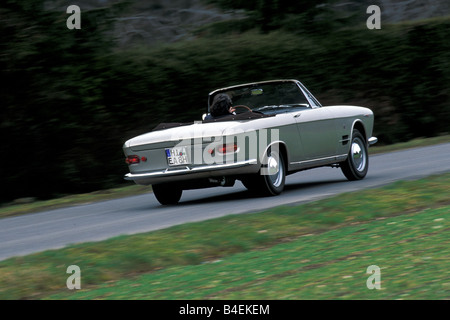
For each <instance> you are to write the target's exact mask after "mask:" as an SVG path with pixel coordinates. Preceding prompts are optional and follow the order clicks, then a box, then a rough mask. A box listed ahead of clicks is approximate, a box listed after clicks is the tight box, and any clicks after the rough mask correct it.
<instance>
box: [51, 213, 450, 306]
mask: <svg viewBox="0 0 450 320" xmlns="http://www.w3.org/2000/svg"><path fill="white" fill-rule="evenodd" d="M449 219H450V206H446V207H443V208H439V209H431V210H423V211H421V212H419V213H414V214H409V215H401V216H397V217H392V218H384V219H380V220H376V221H371V222H368V223H362V224H356V225H351V226H346V227H341V228H338V229H334V230H331V231H328V232H323V233H318V234H310V235H305V236H302V237H299V238H297V239H296V240H293V241H290V242H287V243H282V244H278V245H275V246H272V247H270V248H267V249H262V250H261V249H260V250H254V251H250V252H245V253H238V254H234V255H231V256H227V257H225V258H223V259H219V260H215V261H209V262H208V263H204V264H200V265H190V266H177V267H171V268H168V269H166V270H162V271H157V272H153V273H147V274H144V275H141V276H139V277H137V278H132V279H128V278H125V279H121V280H118V281H114V282H111V283H107V284H103V285H101V286H99V287H97V288H95V289H91V290H89V289H88V290H80V291H77V292H69V291H68V290H66V291H64V292H62V293H59V294H56V295H50V296H48V297H47V298H49V299H164V300H174V299H176V300H180V299H226V300H228V299H232V300H233V299H237V300H248V299H255V300H262V299H269V300H270V299H410V298H413V299H442V298H449V297H450V281H449V278H450V272H449V271H448V266H449V263H448V259H447V258H448V256H449V255H450V249H449V244H450V243H449V239H448V231H449V227H450V225H449V222H448V221H449ZM371 265H376V266H378V267H379V268H380V272H381V275H380V280H381V283H380V285H381V288H380V290H369V289H368V288H367V286H366V281H367V279H368V278H369V276H370V275H371V274H367V268H368V267H369V266H371Z"/></svg>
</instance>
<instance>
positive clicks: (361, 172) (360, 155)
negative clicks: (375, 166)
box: [341, 129, 369, 181]
mask: <svg viewBox="0 0 450 320" xmlns="http://www.w3.org/2000/svg"><path fill="white" fill-rule="evenodd" d="M341 170H342V172H343V173H344V175H345V177H346V178H347V179H348V180H350V181H353V180H361V179H363V178H364V177H365V176H366V174H367V171H368V170H369V153H368V151H367V143H366V140H365V139H364V137H363V135H362V134H361V132H359V131H358V130H357V129H355V130H353V135H352V140H351V144H350V151H349V153H348V157H347V160H345V161H344V162H342V163H341Z"/></svg>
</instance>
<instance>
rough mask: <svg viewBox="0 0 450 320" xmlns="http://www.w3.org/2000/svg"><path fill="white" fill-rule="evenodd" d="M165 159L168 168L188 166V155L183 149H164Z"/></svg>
mask: <svg viewBox="0 0 450 320" xmlns="http://www.w3.org/2000/svg"><path fill="white" fill-rule="evenodd" d="M166 157H167V163H168V164H169V166H179V165H182V164H189V158H188V154H187V152H186V148H184V147H181V148H170V149H166Z"/></svg>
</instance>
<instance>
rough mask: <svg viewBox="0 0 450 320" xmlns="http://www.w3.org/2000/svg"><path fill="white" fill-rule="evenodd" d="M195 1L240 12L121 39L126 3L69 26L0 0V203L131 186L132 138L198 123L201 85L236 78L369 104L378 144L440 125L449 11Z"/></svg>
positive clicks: (35, 8)
mask: <svg viewBox="0 0 450 320" xmlns="http://www.w3.org/2000/svg"><path fill="white" fill-rule="evenodd" d="M202 1H203V3H205V5H209V6H211V5H212V6H215V7H218V8H221V9H223V10H238V11H239V12H240V13H241V16H240V18H238V19H228V20H224V21H219V22H216V23H212V24H207V25H203V26H200V27H196V28H195V30H193V31H192V34H191V35H190V37H188V38H187V39H185V40H179V41H176V42H170V43H159V44H158V45H148V44H145V43H136V44H135V45H127V46H120V45H118V40H117V39H116V38H115V35H114V32H111V30H113V28H114V27H113V26H114V23H115V21H116V20H117V17H118V16H121V15H123V13H124V12H127V10H130V8H132V7H133V1H129V2H119V1H111V3H110V4H108V5H104V6H102V7H99V8H94V9H89V10H85V11H83V7H82V6H80V7H81V11H82V14H81V17H82V22H81V30H68V29H67V27H66V20H67V18H68V17H69V15H68V14H67V13H66V12H65V8H63V9H61V10H49V9H48V8H47V7H46V2H45V1H43V0H23V1H11V0H6V1H2V2H1V4H0V19H1V24H0V35H1V39H2V41H1V43H0V46H1V49H0V72H1V78H2V80H3V81H2V86H1V87H0V105H1V109H0V114H1V116H0V133H1V137H2V138H3V143H2V150H3V151H2V157H0V170H1V178H2V182H3V183H2V184H3V188H2V189H3V191H2V193H1V194H0V201H1V202H6V201H10V200H13V199H16V198H21V197H37V198H42V199H45V198H51V197H56V196H61V195H65V194H71V193H80V192H89V191H94V190H98V189H103V188H110V187H114V186H117V185H120V184H121V183H126V182H124V181H123V179H122V177H123V174H125V173H127V167H126V165H125V163H124V161H123V154H122V150H121V148H122V145H123V143H124V142H125V141H126V140H127V139H128V138H131V137H133V136H135V135H137V134H141V133H144V132H147V131H149V130H151V129H152V128H153V127H154V126H156V125H157V124H158V123H161V122H184V121H186V122H187V121H194V120H200V119H201V115H202V113H204V112H205V110H206V107H207V105H206V102H207V94H208V92H210V91H212V90H214V89H217V88H219V87H224V86H229V85H233V84H238V83H244V82H251V81H262V80H269V79H275V78H294V79H298V80H300V81H301V82H302V83H304V84H305V85H306V86H307V87H308V88H309V89H310V90H311V91H312V93H313V94H315V95H316V96H317V97H318V99H319V100H320V101H321V102H322V104H324V105H327V104H328V105H330V104H354V105H362V106H367V107H369V108H371V109H372V110H373V111H374V113H375V117H376V120H375V135H377V136H378V137H379V139H380V142H381V143H383V144H390V143H394V142H400V141H406V140H409V139H412V138H416V137H424V136H436V135H440V134H445V133H449V131H450V130H449V128H450V127H449V123H450V112H449V110H450V107H449V105H450V86H449V83H450V40H449V35H450V33H449V30H450V29H449V28H450V19H449V18H448V17H441V18H434V19H428V20H420V21H414V22H401V23H396V24H384V23H383V20H382V29H381V30H368V29H367V27H366V19H367V18H368V16H369V15H367V14H366V13H365V8H366V7H365V8H363V9H362V10H363V11H362V12H361V10H360V11H358V13H357V14H354V13H352V12H345V11H342V10H341V11H336V10H333V9H332V8H333V7H332V6H330V4H333V3H334V2H336V1H333V0H330V1H318V0H308V1H298V2H291V1H286V0H278V1H268V0H248V1H243V0H202ZM326 4H329V5H326ZM153 6H154V8H156V9H158V8H159V7H158V6H156V5H155V4H153Z"/></svg>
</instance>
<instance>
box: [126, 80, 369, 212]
mask: <svg viewBox="0 0 450 320" xmlns="http://www.w3.org/2000/svg"><path fill="white" fill-rule="evenodd" d="M218 94H226V95H228V97H229V98H231V100H232V103H233V110H234V112H233V113H230V114H228V115H226V116H222V117H217V118H214V117H211V116H210V115H209V112H210V108H211V104H212V102H213V100H214V97H215V96H216V95H218ZM199 118H200V117H199ZM202 119H203V120H199V121H194V122H192V123H161V124H160V125H158V126H157V127H156V128H154V129H153V131H151V132H149V133H146V134H143V135H140V136H138V137H135V138H133V139H130V140H128V141H126V142H125V144H124V146H123V151H124V153H125V157H126V163H127V164H128V167H129V170H130V173H128V174H126V175H125V179H127V180H132V181H134V182H135V183H137V184H139V185H152V188H153V193H154V195H155V196H156V198H157V200H158V201H159V202H160V203H161V204H164V205H167V204H176V203H178V202H179V200H180V198H181V195H182V192H183V190H187V189H197V188H207V187H216V186H223V187H227V186H228V187H229V186H233V185H234V183H235V181H236V180H240V181H242V183H243V184H244V186H245V187H246V188H248V189H249V190H250V191H252V192H253V193H255V194H259V195H268V196H270V195H278V194H280V193H281V192H282V191H283V189H284V185H285V177H286V176H287V175H289V174H293V173H296V172H299V171H302V170H307V169H311V168H317V167H322V166H333V167H340V168H341V169H342V172H343V174H344V175H345V177H347V179H348V180H359V179H363V178H364V177H365V176H366V174H367V170H368V168H369V154H368V147H369V146H370V145H372V144H374V143H376V142H377V138H375V137H372V130H373V125H374V115H373V112H372V111H371V110H370V109H367V108H364V107H357V106H344V105H337V106H326V107H325V106H322V105H321V104H320V103H319V101H317V99H316V98H315V97H314V96H313V95H312V94H311V93H310V92H309V91H308V89H307V88H306V87H305V86H304V85H303V84H302V83H300V82H299V81H297V80H290V79H287V80H273V81H263V82H255V83H248V84H242V85H236V86H232V87H226V88H222V89H218V90H214V91H212V92H211V93H210V94H209V96H208V109H207V113H205V114H203V118H202Z"/></svg>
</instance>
